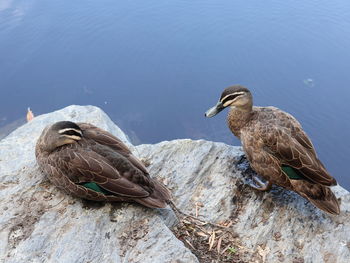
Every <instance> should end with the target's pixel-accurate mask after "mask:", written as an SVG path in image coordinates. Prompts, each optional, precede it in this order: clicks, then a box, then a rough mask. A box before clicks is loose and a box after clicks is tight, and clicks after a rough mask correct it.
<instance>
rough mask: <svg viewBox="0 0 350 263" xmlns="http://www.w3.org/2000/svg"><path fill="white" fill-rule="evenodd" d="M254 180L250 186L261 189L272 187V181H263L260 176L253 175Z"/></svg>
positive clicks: (266, 189) (265, 189)
mask: <svg viewBox="0 0 350 263" xmlns="http://www.w3.org/2000/svg"><path fill="white" fill-rule="evenodd" d="M252 179H253V182H252V183H249V185H250V187H252V188H254V189H255V190H259V191H268V190H270V189H271V186H272V183H271V182H270V181H262V180H261V179H260V178H259V177H258V176H256V175H253V176H252Z"/></svg>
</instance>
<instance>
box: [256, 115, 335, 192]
mask: <svg viewBox="0 0 350 263" xmlns="http://www.w3.org/2000/svg"><path fill="white" fill-rule="evenodd" d="M274 119H275V121H274ZM274 119H272V122H271V123H269V125H268V127H265V130H266V132H264V133H261V134H260V135H261V137H262V139H263V141H264V149H265V151H267V152H268V153H270V154H272V155H273V156H275V157H277V158H278V159H279V161H280V162H281V164H283V165H287V166H290V167H292V168H294V169H296V170H298V171H299V172H300V173H301V174H302V175H304V176H305V177H306V178H307V179H309V180H310V181H312V182H314V183H318V184H321V185H326V186H331V185H335V184H336V180H335V179H334V178H333V177H332V176H331V175H330V174H329V173H328V172H327V170H326V169H325V167H324V166H323V164H322V163H321V161H320V160H319V159H318V158H317V155H316V152H315V149H314V147H313V145H312V143H311V141H310V139H309V138H308V136H307V135H306V133H305V132H304V131H303V129H302V128H301V125H300V124H299V122H298V121H297V120H296V119H295V118H294V117H293V116H291V115H290V114H288V113H285V112H283V111H280V110H279V111H275V112H274ZM276 121H277V122H276ZM274 124H275V125H274Z"/></svg>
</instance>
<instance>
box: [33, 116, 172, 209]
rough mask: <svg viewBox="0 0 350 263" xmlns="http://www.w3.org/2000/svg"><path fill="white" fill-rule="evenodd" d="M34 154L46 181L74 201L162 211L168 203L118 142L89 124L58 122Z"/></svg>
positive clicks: (44, 134) (158, 186)
mask: <svg viewBox="0 0 350 263" xmlns="http://www.w3.org/2000/svg"><path fill="white" fill-rule="evenodd" d="M35 155H36V159H37V162H38V164H39V167H40V168H41V170H42V171H43V172H44V173H45V174H47V175H48V178H49V180H50V181H51V182H52V183H53V184H54V185H56V186H58V187H59V188H61V189H63V190H65V191H66V192H68V193H70V194H72V195H74V196H77V197H80V198H83V199H88V200H94V201H118V202H119V201H126V202H130V201H133V202H137V203H140V204H142V205H144V206H146V207H150V208H164V207H165V206H166V205H167V201H168V200H170V192H169V190H168V189H167V188H166V187H165V186H163V185H162V184H161V183H160V182H158V181H156V180H155V179H152V178H151V177H150V176H149V174H148V171H147V169H146V168H145V166H144V165H143V164H142V162H141V161H139V160H138V159H137V158H136V157H135V156H133V155H132V153H131V151H130V150H129V149H128V147H127V146H126V145H125V144H124V143H123V142H122V141H121V140H119V139H118V138H116V137H115V136H113V135H112V134H110V133H109V132H107V131H104V130H102V129H100V128H98V127H96V126H94V125H91V124H88V123H74V122H70V121H60V122H56V123H54V124H53V125H51V126H48V127H46V128H45V129H44V130H43V132H42V134H41V136H40V137H39V139H38V141H37V144H36V148H35Z"/></svg>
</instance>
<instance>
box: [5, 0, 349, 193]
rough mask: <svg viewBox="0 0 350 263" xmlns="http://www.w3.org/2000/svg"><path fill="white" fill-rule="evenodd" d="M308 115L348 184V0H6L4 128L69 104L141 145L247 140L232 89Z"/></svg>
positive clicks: (313, 133) (321, 148) (318, 141)
mask: <svg viewBox="0 0 350 263" xmlns="http://www.w3.org/2000/svg"><path fill="white" fill-rule="evenodd" d="M235 83H241V84H243V85H246V86H247V87H249V88H250V89H251V90H252V92H253V95H254V99H255V104H256V105H274V106H277V107H279V108H281V109H283V110H285V111H288V112H290V113H291V114H293V115H294V116H295V117H297V118H298V119H299V121H300V122H301V123H302V125H303V127H304V128H305V130H306V131H307V133H308V134H309V136H310V137H311V138H312V140H313V142H314V144H315V146H316V148H317V151H318V153H319V156H320V159H322V160H323V162H324V163H325V165H326V166H327V168H328V169H329V170H330V172H331V173H332V174H333V175H334V176H335V177H336V178H337V179H338V181H339V182H340V184H342V185H343V186H345V187H346V188H347V189H350V176H349V171H348V167H347V164H348V163H349V162H350V157H349V156H350V149H349V142H350V140H349V136H350V134H349V133H350V132H349V131H350V121H349V115H350V110H349V104H348V103H349V100H350V91H349V89H350V2H349V1H348V0H342V1H336V0H333V1H329V0H328V1H322V0H317V1H316V0H310V1H304V0H299V1H296V0H286V1H277V0H275V1H260V0H252V1H246V0H241V1H232V0H226V1H203V0H201V1H195V0H193V1H171V0H169V1H159V0H149V1H144V0H142V1H141V0H134V1H115V0H99V1H97V0H95V1H92V0H84V1H83V0H80V1H79V0H76V1H39V0H26V1H19V0H0V89H1V93H0V94H1V97H0V127H4V126H6V125H9V124H10V123H12V122H14V121H16V120H18V119H20V118H23V117H24V116H25V112H26V109H27V107H28V106H30V107H31V108H32V109H33V111H34V113H35V114H41V113H46V112H50V111H53V110H56V109H59V108H62V107H65V106H67V105H70V104H83V105H84V104H92V105H96V106H99V107H101V108H102V109H103V110H105V111H106V112H107V113H108V114H109V115H110V116H111V118H112V119H113V120H114V121H116V122H117V124H118V125H119V126H120V127H121V128H123V129H124V131H126V132H127V133H128V135H129V136H130V137H131V138H132V140H133V141H134V143H155V142H159V141H162V140H171V139H176V138H193V139H200V138H203V139H208V140H214V141H222V142H226V143H229V144H234V145H238V144H239V142H238V140H237V139H235V138H234V137H233V136H232V135H231V134H230V132H229V131H228V129H227V127H226V123H225V116H226V112H224V113H221V114H220V115H219V116H217V117H216V118H214V119H205V118H204V112H205V110H207V108H209V107H210V106H212V105H213V104H214V103H215V102H216V101H217V100H218V97H219V95H220V93H221V91H222V89H223V88H225V87H226V86H228V85H231V84H235Z"/></svg>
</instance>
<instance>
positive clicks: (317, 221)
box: [0, 106, 350, 263]
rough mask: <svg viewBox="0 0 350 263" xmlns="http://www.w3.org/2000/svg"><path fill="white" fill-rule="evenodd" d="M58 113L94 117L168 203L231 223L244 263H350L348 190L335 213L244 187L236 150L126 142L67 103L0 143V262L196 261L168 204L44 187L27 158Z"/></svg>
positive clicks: (106, 122)
mask: <svg viewBox="0 0 350 263" xmlns="http://www.w3.org/2000/svg"><path fill="white" fill-rule="evenodd" d="M59 120H71V121H83V122H90V123H92V124H95V125H97V126H99V127H101V128H103V129H105V130H107V131H109V132H111V133H113V134H114V135H116V136H118V137H119V138H121V139H122V140H123V141H124V142H126V143H127V144H128V145H129V146H130V147H131V149H132V150H133V152H134V153H135V155H136V156H138V157H140V158H142V159H144V160H145V161H146V162H148V163H149V167H148V169H149V171H150V173H151V175H152V176H154V177H157V178H159V179H160V180H162V181H163V182H164V183H166V184H167V186H168V187H169V188H170V189H171V190H172V193H173V197H174V202H175V203H176V204H177V205H178V207H179V208H181V209H182V210H183V211H185V212H187V213H192V214H194V211H195V204H196V203H198V202H200V203H202V204H203V206H202V207H201V208H200V210H199V218H201V219H203V220H206V221H213V222H220V221H224V220H230V221H231V222H232V226H231V228H232V229H234V231H235V232H236V233H237V234H238V235H239V239H240V241H241V244H243V245H244V247H245V248H246V249H247V251H249V253H248V254H250V255H251V261H249V260H248V261H247V262H329V263H331V262H332V263H334V262H340V263H343V262H344V263H345V262H349V258H350V220H349V216H350V194H349V192H347V191H346V190H344V189H343V188H341V187H340V186H337V187H334V189H333V190H334V191H335V193H336V195H337V197H338V198H339V199H340V200H341V211H342V212H341V214H340V215H339V216H330V215H327V214H324V213H323V212H322V211H319V210H318V209H317V208H315V207H313V206H312V205H311V204H309V203H308V202H307V201H306V200H304V199H303V198H301V197H299V196H298V195H296V194H294V193H291V192H289V191H285V190H283V189H281V188H279V187H274V188H273V190H272V191H270V192H267V193H260V192H256V191H254V190H252V189H251V188H249V187H248V186H247V185H246V184H245V181H246V180H247V174H248V173H247V171H248V170H249V168H247V167H246V163H245V162H242V161H241V160H242V158H241V156H242V152H241V149H240V148H239V147H233V146H228V145H225V144H222V143H214V142H208V141H203V140H199V141H192V140H174V141H170V142H161V143H159V144H155V145H140V146H137V147H134V146H132V145H131V144H130V143H129V142H128V140H127V137H126V136H125V135H124V134H123V132H122V131H121V130H120V129H119V128H118V127H117V126H116V125H115V124H114V123H113V122H112V121H111V120H110V119H109V118H108V116H107V115H106V114H105V113H103V112H102V111H101V110H100V109H98V108H96V107H92V106H84V107H82V106H70V107H67V108H65V109H62V110H60V111H56V112H53V113H50V114H45V115H41V116H38V117H36V118H35V119H34V120H33V121H31V122H29V123H27V124H25V125H23V126H22V127H20V128H18V129H17V130H16V131H14V132H13V133H11V134H10V135H9V136H7V137H6V138H4V139H3V140H2V141H0V199H1V203H0V262H13V263H17V262H60V263H62V262H63V263H64V262H67V263H68V262H69V263H72V262H84V263H85V262H130V263H131V262H135V263H136V262H142V263H147V262H150V263H151V262H152V263H157V262H160V263H167V262H169V263H170V262H171V263H173V262H174V263H175V262H178V263H180V262H182V263H187V262H199V260H198V259H197V257H196V256H195V255H194V254H193V253H192V252H191V250H190V249H188V248H187V247H186V246H185V245H184V244H183V243H182V242H181V241H179V240H178V239H177V238H176V237H175V235H174V234H173V233H172V231H171V227H172V226H173V223H174V221H175V219H174V215H173V213H172V212H170V211H169V210H168V209H147V208H143V207H141V206H139V205H136V204H118V203H115V204H111V203H106V204H101V205H96V204H95V203H94V204H93V205H91V204H87V203H86V202H83V201H81V200H79V199H76V198H74V197H71V196H67V195H66V194H64V193H63V192H61V191H59V190H58V189H57V188H55V187H54V186H52V185H51V184H50V183H49V182H48V180H47V179H46V178H45V176H44V175H42V174H41V173H40V172H39V170H38V166H37V164H36V161H35V155H34V146H35V143H36V140H37V138H38V137H39V135H40V133H41V131H42V129H43V128H44V127H45V126H46V125H48V124H51V123H53V122H56V121H59Z"/></svg>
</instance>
